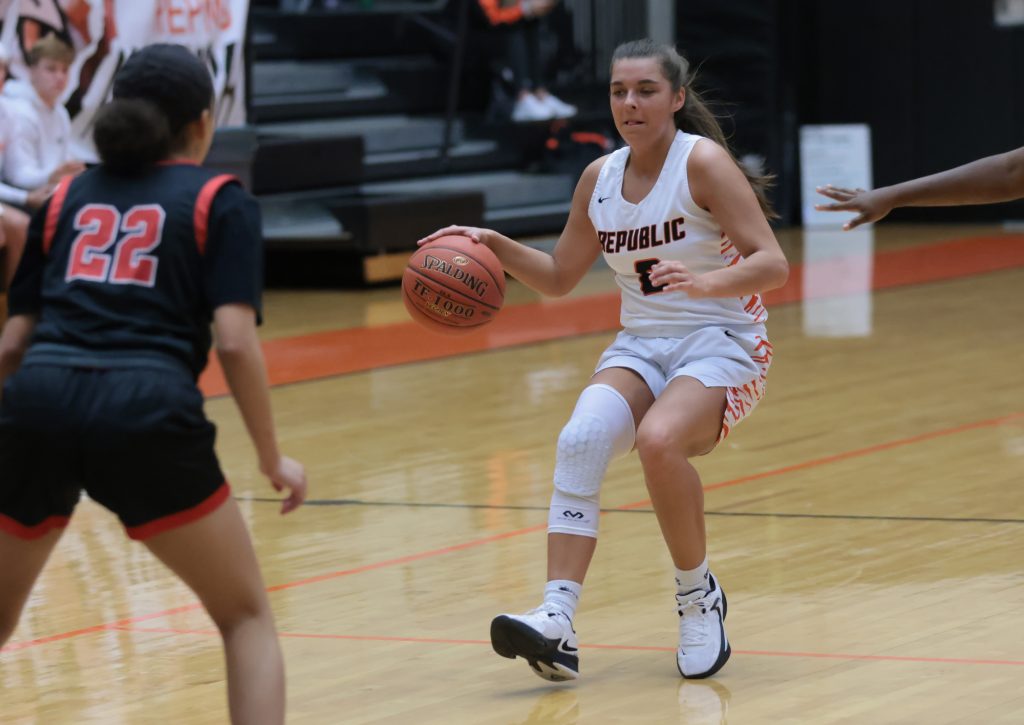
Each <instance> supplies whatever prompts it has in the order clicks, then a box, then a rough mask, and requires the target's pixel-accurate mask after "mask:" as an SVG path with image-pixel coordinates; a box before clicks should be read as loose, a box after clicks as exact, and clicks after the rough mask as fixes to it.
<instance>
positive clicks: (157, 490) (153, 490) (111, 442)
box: [0, 364, 230, 539]
mask: <svg viewBox="0 0 1024 725" xmlns="http://www.w3.org/2000/svg"><path fill="white" fill-rule="evenodd" d="M215 436H216V428H215V427H214V425H213V424H212V423H211V422H210V421H208V420H207V419H206V416H205V415H204V413H203V399H202V394H201V393H200V392H199V390H198V389H197V388H196V386H195V383H194V382H193V381H192V379H191V376H190V375H189V374H188V373H186V372H185V371H184V370H177V369H172V368H170V367H168V368H166V369H165V368H162V367H159V366H155V367H137V366H133V367H124V368H118V367H114V368H83V367H70V366H66V365H50V364H25V365H23V366H22V367H21V369H19V370H18V371H17V372H16V373H15V374H14V375H13V376H11V378H9V379H8V381H7V383H6V384H5V385H4V391H3V400H2V403H0V530H3V531H6V532H7V533H9V534H13V535H14V536H18V537H20V538H25V539H32V538H37V537H39V536H42V535H43V534H45V533H46V532H48V531H50V530H51V529H54V528H63V527H64V526H66V525H67V523H68V520H69V519H70V517H71V514H72V512H73V511H74V508H75V505H76V504H77V503H78V500H79V498H80V496H81V492H82V491H83V490H84V491H85V492H86V493H88V495H89V497H90V498H92V499H93V500H94V501H96V502H98V503H100V504H102V505H103V506H105V507H106V508H108V509H109V510H111V511H112V512H114V513H115V514H117V516H118V517H119V518H120V519H121V522H122V523H123V524H124V526H125V528H126V529H127V531H128V535H129V536H130V537H131V538H133V539H145V538H148V537H150V536H153V535H155V534H158V533H161V532H163V531H167V530H168V529H171V528H174V527H176V526H181V525H183V524H186V523H190V522H192V521H195V520H197V519H199V518H201V517H203V516H205V515H206V514H208V513H210V512H212V511H213V510H214V509H216V508H217V507H218V506H219V505H220V504H221V503H222V502H223V501H224V499H226V498H227V497H228V496H229V495H230V490H229V488H228V485H227V483H226V482H225V480H224V474H223V473H222V472H221V469H220V465H219V464H218V462H217V456H216V454H215V452H214V447H213V444H214V438H215Z"/></svg>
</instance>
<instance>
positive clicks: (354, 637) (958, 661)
mask: <svg viewBox="0 0 1024 725" xmlns="http://www.w3.org/2000/svg"><path fill="white" fill-rule="evenodd" d="M114 629H118V630H121V631H125V632H145V633H150V634H192V635H202V636H217V635H218V632H217V631H215V630H212V629H174V628H172V627H115V628H114ZM278 636H280V637H283V638H286V639H326V640H345V641H354V642H403V643H408V644H472V645H490V644H491V643H490V641H489V640H486V639H442V638H436V637H389V636H383V635H381V636H375V635H366V634H313V633H309V632H278ZM580 647H581V648H582V649H606V650H624V651H627V652H675V651H676V648H675V647H655V646H644V645H631V644H581V645H580ZM733 654H736V655H746V656H755V657H797V658H814V659H833V660H867V661H872V662H926V663H938V664H947V665H1002V666H1011V667H1022V666H1024V661H1020V660H982V659H969V658H963V657H910V656H903V655H861V654H850V653H846V652H784V651H778V650H742V649H737V650H733Z"/></svg>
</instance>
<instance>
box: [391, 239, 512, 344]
mask: <svg viewBox="0 0 1024 725" xmlns="http://www.w3.org/2000/svg"><path fill="white" fill-rule="evenodd" d="M402 301H403V302H405V309H407V310H408V311H409V314H410V315H411V316H412V319H414V320H416V322H418V323H420V324H421V325H423V326H424V327H426V328H428V329H430V330H434V331H435V332H443V333H447V334H459V333H463V332H472V331H473V330H475V329H477V328H479V327H480V326H481V325H486V324H487V323H488V322H490V321H491V320H493V319H494V317H495V315H497V314H498V310H500V309H501V304H502V302H504V301H505V272H504V270H503V269H502V267H501V262H499V261H498V258H497V257H496V256H495V255H494V252H492V251H491V250H490V249H488V248H487V247H486V246H484V245H483V244H477V243H476V242H474V241H473V240H472V239H470V238H468V237H462V236H447V237H441V238H439V239H435V240H434V241H432V242H429V243H428V244H424V245H423V246H422V247H420V248H419V249H417V250H416V251H415V252H414V253H413V255H412V256H411V257H409V263H408V264H407V265H406V267H405V272H403V273H402Z"/></svg>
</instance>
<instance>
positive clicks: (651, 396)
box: [423, 40, 789, 681]
mask: <svg viewBox="0 0 1024 725" xmlns="http://www.w3.org/2000/svg"><path fill="white" fill-rule="evenodd" d="M611 70H612V73H611V109H612V115H613V117H614V120H615V125H616V128H617V129H618V131H619V133H620V134H621V136H622V138H623V139H624V140H625V141H626V143H627V144H628V147H627V148H623V149H620V150H619V151H616V152H614V153H612V154H610V155H608V156H605V157H603V158H601V159H598V160H597V161H595V162H594V163H592V164H591V165H590V166H589V167H588V168H587V169H586V170H585V171H584V172H583V175H582V177H581V178H580V181H579V184H578V185H577V187H576V192H575V194H574V196H573V202H572V209H571V211H570V212H569V219H568V221H567V223H566V226H565V229H564V231H563V232H562V235H561V237H560V239H559V241H558V244H557V245H556V246H555V249H554V250H553V251H552V252H551V254H548V253H546V252H543V251H541V250H537V249H533V248H531V247H527V246H525V245H522V244H519V243H518V242H515V241H513V240H511V239H509V238H508V237H505V236H502V235H500V234H498V233H497V232H494V231H492V230H489V229H479V228H474V227H461V226H453V227H448V228H446V229H441V230H439V231H438V232H435V233H434V234H432V235H431V236H429V237H427V238H426V239H424V240H423V242H426V241H429V240H431V239H434V238H436V237H437V236H441V235H445V234H464V235H466V236H469V237H471V238H472V239H474V240H476V241H478V242H480V243H481V244H486V245H487V246H488V247H490V248H491V249H492V250H493V251H494V252H495V253H496V254H497V255H498V258H499V259H500V260H501V262H502V264H503V265H504V266H505V269H506V270H507V271H508V272H509V273H510V274H512V275H513V276H514V277H516V278H517V279H519V280H520V281H521V282H523V283H524V284H526V285H527V286H529V287H531V288H533V289H535V290H537V291H538V292H540V293H542V294H546V295H550V296H559V295H564V294H566V293H567V292H569V291H570V290H571V289H572V288H573V287H575V285H576V284H577V283H578V282H579V281H580V279H581V278H582V277H583V275H584V274H585V273H586V272H587V271H588V270H589V269H590V268H591V266H592V265H593V263H594V262H595V261H596V259H597V256H598V254H602V253H603V254H604V257H605V259H606V260H607V262H608V264H609V266H611V268H612V269H613V270H614V272H615V279H616V281H617V282H618V284H619V287H620V288H621V289H622V314H621V320H622V326H623V331H622V332H621V333H619V335H618V337H616V339H615V341H614V342H613V343H612V345H611V346H610V347H609V348H608V349H607V350H606V351H605V353H604V354H603V355H602V356H601V359H600V361H599V362H598V365H597V370H596V372H595V373H594V376H593V378H591V380H590V384H589V385H588V386H587V387H586V388H585V389H584V390H583V392H582V393H581V395H580V398H579V401H578V402H577V404H576V408H575V410H574V411H573V413H572V416H571V417H570V419H569V422H568V423H567V424H566V425H565V427H564V428H563V429H562V432H561V434H560V436H559V439H558V449H557V456H556V462H555V472H554V488H555V490H554V493H553V495H552V498H551V509H550V514H549V524H548V583H547V586H546V587H545V592H544V602H543V603H542V604H541V605H540V606H539V607H537V608H536V609H533V610H531V611H529V612H527V613H525V614H521V615H500V616H498V617H496V618H495V619H494V621H493V622H492V623H491V642H492V645H493V647H494V650H495V651H496V652H497V653H498V654H500V655H502V656H505V657H510V658H514V657H516V656H519V657H523V658H524V659H526V660H527V662H528V663H529V664H530V666H531V668H532V669H533V671H534V672H535V673H536V674H537V675H539V676H541V677H543V678H545V679H548V680H553V681H560V680H567V679H575V678H577V677H578V676H579V656H578V649H577V648H578V644H577V640H576V633H575V632H574V630H573V627H572V619H573V617H574V615H575V612H576V606H577V603H578V601H579V596H580V592H581V589H582V583H583V579H584V576H585V574H586V571H587V568H588V566H589V564H590V559H591V557H592V555H593V553H594V549H595V547H596V543H597V528H598V516H599V511H600V508H599V493H600V487H601V482H602V479H603V478H604V473H605V470H606V468H607V466H608V463H609V462H610V461H611V460H612V459H613V458H615V457H617V456H622V455H625V454H626V453H629V452H630V451H631V450H632V449H633V448H634V447H635V448H636V450H637V453H638V455H639V458H640V462H641V465H642V466H643V472H644V478H645V481H646V483H647V489H648V492H649V494H650V497H651V502H652V504H653V506H654V510H655V512H656V514H657V517H658V523H659V524H660V526H661V530H662V534H663V536H664V538H665V543H666V544H667V546H668V549H669V552H670V554H671V556H672V560H673V562H674V564H675V567H676V571H675V577H676V584H677V594H676V606H677V611H678V614H679V647H678V650H677V653H676V663H677V666H678V668H679V672H680V674H682V676H683V677H687V678H701V677H708V676H709V675H712V674H714V673H715V672H717V671H718V670H719V669H720V668H721V667H722V665H724V664H725V662H726V660H727V659H728V658H729V654H730V651H731V650H730V647H729V642H728V639H727V637H726V635H725V629H724V626H723V623H724V620H725V616H726V611H727V610H726V599H725V595H724V593H723V592H722V588H721V586H720V585H719V583H718V581H717V579H716V578H715V577H714V575H713V574H711V572H710V571H709V570H708V559H707V550H706V541H705V533H704V497H703V489H702V487H701V482H700V477H699V476H698V474H697V471H696V469H694V467H693V466H692V465H691V463H690V461H689V459H690V458H692V457H695V456H700V455H703V454H705V453H708V452H709V451H711V450H712V449H713V448H714V447H715V445H716V444H717V443H718V442H719V441H720V440H722V438H724V437H725V436H726V435H728V433H729V431H730V430H731V429H732V428H733V427H734V426H735V425H736V424H737V423H738V422H739V421H740V420H742V419H743V418H744V416H746V415H747V414H748V413H750V411H751V410H752V409H753V408H754V406H755V405H757V403H758V401H759V400H760V399H761V397H762V395H763V394H764V384H765V375H766V373H767V371H768V366H769V364H770V362H771V354H772V348H771V344H770V343H769V342H768V338H767V335H766V333H765V327H764V323H765V320H766V319H767V313H766V312H765V309H764V306H763V305H762V304H761V299H760V297H759V294H758V293H759V292H762V291H764V290H769V289H773V288H775V287H779V286H781V285H782V284H784V283H785V281H786V278H787V276H788V273H789V267H788V264H787V262H786V258H785V256H784V255H783V253H782V250H781V249H780V248H779V245H778V242H777V241H776V239H775V235H774V234H773V232H772V230H771V227H770V226H769V225H768V221H767V217H766V215H767V214H770V213H771V211H770V209H769V207H768V205H767V202H766V201H765V198H764V185H765V179H763V178H759V177H748V176H747V175H745V172H744V171H743V170H741V168H740V166H739V165H738V164H737V163H736V161H735V160H734V158H733V156H732V155H731V153H730V152H729V151H728V150H727V148H726V147H725V141H724V138H723V136H722V132H721V129H720V128H719V126H718V123H717V121H716V120H715V118H714V116H712V115H711V114H710V113H709V112H708V111H707V109H706V108H705V107H704V106H703V104H702V103H701V100H700V98H699V97H698V96H697V95H696V94H695V93H694V92H693V91H692V90H690V89H689V87H688V84H689V81H690V76H689V67H688V64H687V62H686V61H685V60H684V59H683V58H681V57H680V56H679V55H678V54H677V53H676V51H675V50H674V49H673V48H671V47H668V46H660V45H657V44H654V43H653V42H651V41H647V40H643V41H633V42H630V43H625V44H623V45H621V46H619V48H618V49H616V51H615V54H614V55H613V58H612V69H611ZM680 129H681V130H680ZM709 137H710V138H709Z"/></svg>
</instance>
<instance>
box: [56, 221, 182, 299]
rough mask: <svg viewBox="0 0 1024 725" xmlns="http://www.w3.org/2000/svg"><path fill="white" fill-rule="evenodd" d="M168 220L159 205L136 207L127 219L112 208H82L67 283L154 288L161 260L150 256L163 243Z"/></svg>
mask: <svg viewBox="0 0 1024 725" xmlns="http://www.w3.org/2000/svg"><path fill="white" fill-rule="evenodd" d="M166 217H167V214H166V213H165V212H164V210H163V207H161V206H159V205H157V204H140V205H139V206H133V207H132V208H131V209H129V210H128V211H127V212H125V214H124V215H123V216H122V215H121V213H120V212H119V211H118V210H117V209H115V208H114V207H112V206H110V205H108V204H88V205H87V206H84V207H82V208H81V209H80V210H79V211H78V213H77V214H76V215H75V229H76V230H77V231H78V236H77V237H75V241H74V242H72V244H71V256H70V257H69V258H68V270H67V273H66V274H65V275H64V279H65V281H67V282H71V281H72V280H76V279H81V280H86V281H89V282H109V283H110V284H137V285H140V286H142V287H152V286H153V285H154V284H155V283H156V269H157V264H158V263H159V261H160V260H159V259H158V258H157V257H155V256H154V255H152V254H149V252H152V251H153V250H154V249H156V248H157V247H159V246H160V242H161V241H163V231H164V219H166ZM119 232H120V234H121V236H120V238H118V233H119ZM111 247H114V253H113V256H112V257H111V255H110V249H111Z"/></svg>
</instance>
